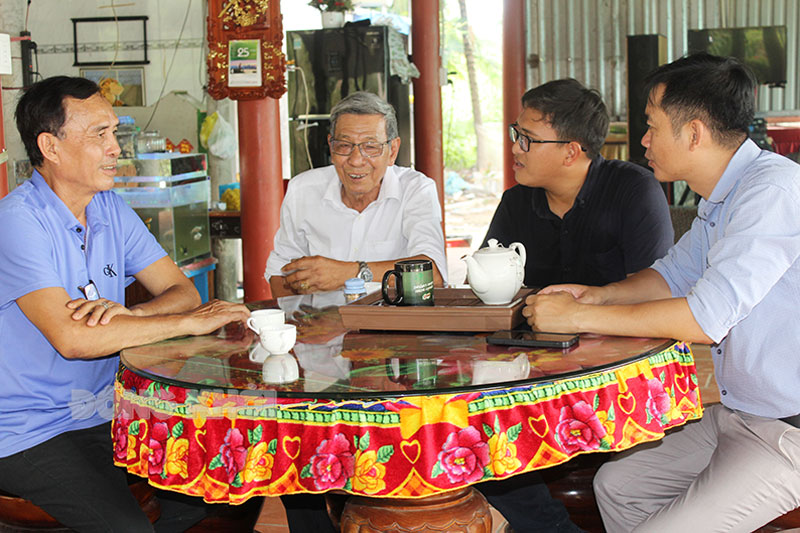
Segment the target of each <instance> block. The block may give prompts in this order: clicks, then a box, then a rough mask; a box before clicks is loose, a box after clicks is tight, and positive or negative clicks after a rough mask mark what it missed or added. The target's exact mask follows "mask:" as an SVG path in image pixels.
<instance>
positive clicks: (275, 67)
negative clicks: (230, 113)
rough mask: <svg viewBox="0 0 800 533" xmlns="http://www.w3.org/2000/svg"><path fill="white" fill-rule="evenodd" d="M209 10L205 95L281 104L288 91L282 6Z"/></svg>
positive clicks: (261, 3) (212, 4) (220, 1)
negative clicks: (272, 100) (266, 97)
mask: <svg viewBox="0 0 800 533" xmlns="http://www.w3.org/2000/svg"><path fill="white" fill-rule="evenodd" d="M208 5H209V9H208V44H209V46H208V48H209V53H208V58H207V65H208V93H209V94H210V95H211V96H212V97H213V98H216V99H222V98H226V97H228V98H231V99H234V100H253V99H258V98H264V97H265V96H270V97H272V98H279V97H280V96H281V95H282V94H283V93H284V92H285V91H286V88H285V86H284V81H285V80H284V71H285V69H286V58H285V57H284V55H283V52H282V51H281V43H282V41H283V30H282V21H281V14H280V1H279V0H209V3H208Z"/></svg>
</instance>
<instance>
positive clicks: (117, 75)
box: [80, 67, 145, 106]
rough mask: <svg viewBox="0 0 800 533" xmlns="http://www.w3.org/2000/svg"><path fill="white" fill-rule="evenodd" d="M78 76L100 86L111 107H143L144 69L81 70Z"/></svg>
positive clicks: (110, 68)
mask: <svg viewBox="0 0 800 533" xmlns="http://www.w3.org/2000/svg"><path fill="white" fill-rule="evenodd" d="M80 75H81V77H83V78H86V79H88V80H92V81H93V82H95V83H96V84H97V85H99V86H100V90H101V92H102V93H103V96H105V98H106V100H108V101H109V103H111V105H113V106H144V105H145V99H144V88H145V86H144V68H143V67H126V68H123V67H109V68H82V69H80Z"/></svg>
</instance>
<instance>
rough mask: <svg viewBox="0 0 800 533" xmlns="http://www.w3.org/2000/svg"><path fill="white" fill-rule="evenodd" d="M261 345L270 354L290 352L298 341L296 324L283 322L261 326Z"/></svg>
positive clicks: (259, 334)
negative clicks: (265, 326) (277, 324)
mask: <svg viewBox="0 0 800 533" xmlns="http://www.w3.org/2000/svg"><path fill="white" fill-rule="evenodd" d="M258 338H259V341H260V342H261V347H262V348H264V349H265V350H266V351H268V352H269V353H270V354H281V353H288V352H289V350H291V349H292V347H293V346H294V343H295V342H296V341H297V326H295V325H294V324H281V325H279V326H271V327H267V328H261V331H259V333H258Z"/></svg>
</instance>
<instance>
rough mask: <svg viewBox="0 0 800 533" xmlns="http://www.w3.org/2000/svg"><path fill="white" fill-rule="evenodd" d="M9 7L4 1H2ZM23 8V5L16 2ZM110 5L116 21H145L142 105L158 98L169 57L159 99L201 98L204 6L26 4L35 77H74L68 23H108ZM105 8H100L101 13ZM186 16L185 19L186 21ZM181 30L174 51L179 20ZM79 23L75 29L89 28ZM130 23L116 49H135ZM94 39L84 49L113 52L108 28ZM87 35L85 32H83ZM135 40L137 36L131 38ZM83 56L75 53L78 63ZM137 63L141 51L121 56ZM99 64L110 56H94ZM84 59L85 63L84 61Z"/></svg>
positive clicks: (181, 0)
mask: <svg viewBox="0 0 800 533" xmlns="http://www.w3.org/2000/svg"><path fill="white" fill-rule="evenodd" d="M3 1H9V0H3ZM18 1H19V2H21V3H24V0H18ZM112 2H113V3H114V4H115V5H116V4H120V5H121V6H122V7H117V8H115V11H116V15H117V16H119V17H122V16H147V17H148V20H147V42H148V51H147V56H148V60H149V61H150V63H149V64H148V65H144V74H145V86H146V87H145V89H146V96H145V104H146V105H151V104H153V103H155V102H156V100H157V99H158V96H159V94H161V91H162V86H163V85H164V80H165V78H166V75H167V71H168V69H169V66H170V62H172V58H173V54H174V55H175V59H174V64H173V66H172V70H171V72H170V73H169V77H168V78H167V83H166V87H165V88H164V91H163V94H167V93H169V92H170V91H173V90H184V91H187V92H188V93H189V94H191V95H192V96H194V97H195V98H198V99H202V98H203V90H202V87H203V84H204V83H205V54H204V51H203V39H204V36H205V32H206V20H205V10H206V4H207V3H206V0H80V1H75V0H71V1H65V0H36V1H34V2H32V3H31V7H30V13H29V15H28V29H29V31H30V32H31V38H32V39H33V40H34V41H36V43H37V45H38V48H39V72H40V73H41V74H42V76H44V77H49V76H55V75H59V74H64V75H71V76H77V75H78V74H79V67H74V66H73V65H72V64H73V61H74V53H73V46H72V43H73V24H72V21H71V20H70V19H71V18H84V17H112V16H113V15H114V13H113V12H112V9H111V8H110V7H109V6H111V5H112ZM104 6H105V7H104ZM187 10H188V17H187ZM185 17H187V18H186V26H185V28H184V30H183V34H182V35H181V43H180V44H179V45H178V48H177V51H176V48H175V43H176V41H177V39H178V36H179V34H180V31H181V26H182V24H183V21H184V18H185ZM84 24H87V23H82V24H80V25H79V28H81V29H84V28H87V29H88V30H89V31H91V26H89V25H88V24H87V25H84ZM131 24H132V23H123V26H122V34H121V35H120V37H121V44H122V45H127V46H134V47H136V46H139V45H140V44H141V41H140V40H137V41H131V40H129V39H130V38H132V37H133V36H132V35H131V34H130V33H128V32H127V31H126V30H125V28H130V26H131ZM98 28H102V29H103V30H105V31H103V30H98V31H96V32H92V33H96V35H97V39H96V40H94V39H92V40H93V41H94V42H91V43H79V45H80V44H87V45H88V46H91V47H93V48H94V47H102V48H108V47H113V46H114V44H115V42H116V40H117V31H116V28H115V25H114V24H102V25H98ZM87 33H88V32H87ZM136 37H138V35H136ZM84 54H87V53H86V52H79V56H80V57H81V58H82V57H84ZM122 54H123V55H125V54H135V55H136V56H139V57H141V55H142V52H141V50H136V51H131V52H126V51H123V52H122ZM98 55H102V56H104V57H105V58H108V57H112V58H113V55H114V52H113V50H112V51H104V52H101V53H98ZM86 57H89V56H88V55H86Z"/></svg>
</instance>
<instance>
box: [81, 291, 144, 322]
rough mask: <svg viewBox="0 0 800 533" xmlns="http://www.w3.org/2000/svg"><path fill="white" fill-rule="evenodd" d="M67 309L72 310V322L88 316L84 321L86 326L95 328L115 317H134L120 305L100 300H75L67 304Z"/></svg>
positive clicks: (104, 299) (131, 312)
mask: <svg viewBox="0 0 800 533" xmlns="http://www.w3.org/2000/svg"><path fill="white" fill-rule="evenodd" d="M67 308H69V309H74V310H75V311H74V312H73V313H72V319H73V320H82V319H83V318H84V317H86V316H88V317H89V319H88V320H87V321H86V325H87V326H96V325H97V324H102V325H105V324H108V322H109V321H110V320H111V319H112V318H113V317H115V316H117V315H134V314H135V313H134V312H133V311H131V310H130V309H128V308H127V307H125V306H124V305H122V304H119V303H117V302H114V301H112V300H107V299H106V298H100V299H97V300H87V299H86V298H76V299H75V300H70V301H69V302H67Z"/></svg>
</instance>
